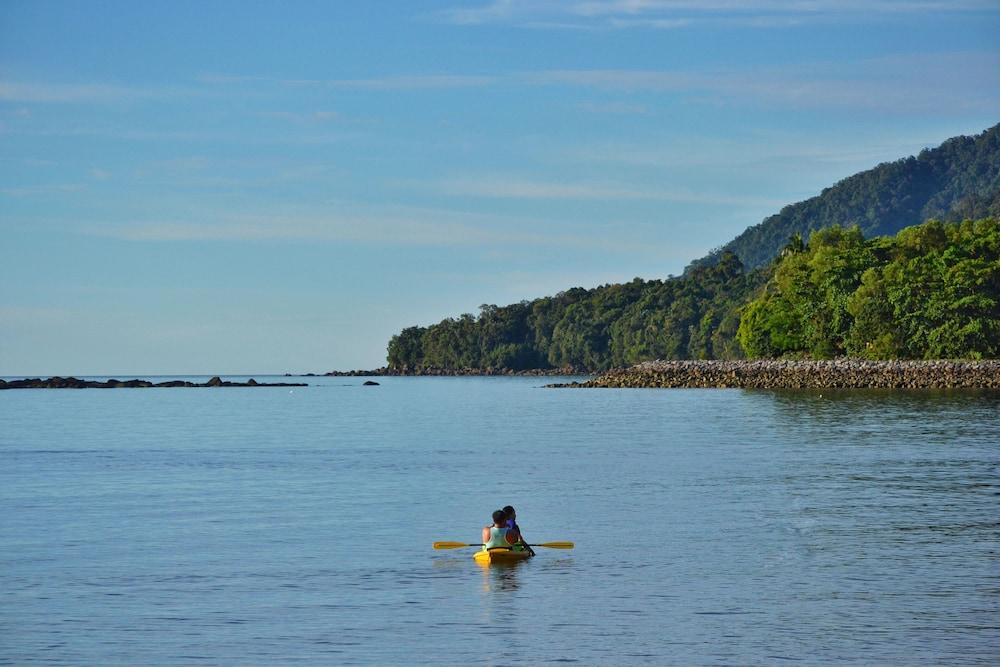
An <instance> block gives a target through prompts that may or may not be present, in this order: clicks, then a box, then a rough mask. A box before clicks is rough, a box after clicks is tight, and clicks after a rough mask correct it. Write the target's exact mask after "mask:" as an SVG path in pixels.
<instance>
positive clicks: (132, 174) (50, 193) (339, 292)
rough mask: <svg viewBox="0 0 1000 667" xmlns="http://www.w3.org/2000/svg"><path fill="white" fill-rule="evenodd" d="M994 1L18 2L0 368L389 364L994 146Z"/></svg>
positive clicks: (3, 194) (3, 115) (997, 68)
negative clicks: (972, 138)
mask: <svg viewBox="0 0 1000 667" xmlns="http://www.w3.org/2000/svg"><path fill="white" fill-rule="evenodd" d="M997 35H1000V2H998V1H997V0H991V1H978V0H955V1H951V2H945V1H941V2H938V1H934V0H926V1H915V2H906V1H902V0H899V1H896V0H869V1H865V2H861V1H857V2H855V1H852V0H839V1H835V0H792V1H779V0H773V1H757V0H748V1H746V2H735V1H730V0H705V1H693V0H676V1H674V0H620V1H616V0H606V1H600V0H593V1H583V0H581V1H567V2H544V1H542V2H535V1H529V0H524V1H518V0H509V1H506V2H505V1H498V2H490V1H489V0H486V1H475V2H460V1H457V0H456V1H441V2H371V3H347V2H333V3H330V2H316V3H309V2H296V3H278V2H246V1H243V2H208V3H206V2H170V3H141V2H139V3H137V2H113V1H112V2H68V1H67V2H43V1H38V0H31V1H27V2H20V1H16V0H7V1H6V2H4V3H3V4H2V5H0V262H2V266H3V275H4V278H3V280H2V282H0V375H19V374H39V375H44V374H104V373H109V374H117V375H142V374H154V373H230V374H233V373H267V372H273V373H282V372H286V371H288V372H306V371H316V372H322V371H326V370H329V369H335V368H336V369H348V368H371V367H376V366H379V365H382V364H383V363H384V360H385V345H386V342H387V341H388V339H389V337H390V336H391V335H392V334H393V333H395V332H397V331H399V330H400V329H401V328H403V327H405V326H409V325H413V324H421V325H426V324H430V323H433V322H437V321H440V320H441V319H443V318H445V317H450V316H458V315H460V314H461V313H464V312H477V311H478V307H479V305H480V304H483V303H495V304H506V303H511V302H515V301H519V300H521V299H532V298H536V297H540V296H544V295H548V294H554V293H556V292H559V291H561V290H564V289H567V288H570V287H573V286H583V287H593V286H596V285H599V284H604V283H608V282H620V281H624V280H630V279H631V278H633V277H635V276H640V277H643V278H662V277H666V276H668V275H671V274H678V273H680V272H681V271H682V270H683V268H684V266H685V265H686V264H687V263H688V262H689V261H690V260H691V259H694V258H696V257H700V256H702V255H704V254H705V253H706V252H707V251H709V250H710V249H712V248H714V247H716V246H718V245H721V244H723V243H725V242H726V241H728V240H730V239H731V238H733V237H734V236H736V235H737V234H738V233H739V232H741V231H742V230H743V229H745V228H746V227H747V226H749V225H753V224H756V223H758V222H760V220H761V219H762V218H764V217H765V216H766V215H769V214H771V213H774V212H776V211H777V210H778V209H780V208H781V207H782V206H783V205H785V204H788V203H792V202H795V201H799V200H801V199H804V198H807V197H810V196H812V195H815V194H817V193H818V192H819V191H820V190H822V188H824V187H826V186H828V185H831V184H832V183H834V182H835V181H837V180H839V179H841V178H844V177H846V176H849V175H851V174H853V173H855V172H857V171H860V170H863V169H867V168H870V167H872V166H874V165H876V164H878V163H879V162H884V161H887V160H894V159H897V158H899V157H902V156H905V155H909V154H913V153H916V152H918V151H919V150H920V149H921V148H924V147H927V146H933V145H937V144H938V143H940V142H941V141H943V140H944V139H947V138H948V137H951V136H954V135H958V134H974V133H977V132H980V131H982V130H984V129H986V128H987V127H989V126H991V125H993V124H995V123H996V122H998V121H1000V39H998V38H997Z"/></svg>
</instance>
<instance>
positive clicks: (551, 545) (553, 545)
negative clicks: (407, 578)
mask: <svg viewBox="0 0 1000 667" xmlns="http://www.w3.org/2000/svg"><path fill="white" fill-rule="evenodd" d="M481 546H483V544H482V542H480V543H479V544H469V543H466V542H435V543H434V548H435V549H462V548H464V547H481ZM527 546H529V547H545V548H547V549H572V548H573V547H574V544H573V543H572V542H544V543H542V544H529V545H527ZM500 548H505V547H500Z"/></svg>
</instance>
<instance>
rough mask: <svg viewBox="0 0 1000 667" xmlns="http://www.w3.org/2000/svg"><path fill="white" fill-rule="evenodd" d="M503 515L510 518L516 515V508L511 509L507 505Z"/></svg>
mask: <svg viewBox="0 0 1000 667" xmlns="http://www.w3.org/2000/svg"><path fill="white" fill-rule="evenodd" d="M503 513H504V514H506V515H507V516H510V515H511V514H516V512H515V511H514V508H513V507H511V506H510V505H507V507H504V508H503Z"/></svg>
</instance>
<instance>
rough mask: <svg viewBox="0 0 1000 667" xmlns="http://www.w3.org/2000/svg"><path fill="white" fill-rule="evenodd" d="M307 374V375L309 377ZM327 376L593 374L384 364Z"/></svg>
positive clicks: (569, 370)
mask: <svg viewBox="0 0 1000 667" xmlns="http://www.w3.org/2000/svg"><path fill="white" fill-rule="evenodd" d="M309 375H311V374H307V375H306V376H305V377H309ZM323 375H325V376H327V377H459V376H463V377H464V376H488V377H491V376H525V377H547V376H554V377H558V376H567V375H593V373H592V372H590V371H586V370H583V369H581V368H574V367H566V368H530V369H528V370H523V371H515V370H513V369H510V368H416V369H411V368H402V369H399V368H389V367H388V366H383V367H382V368H376V369H374V370H370V371H361V370H359V371H330V372H328V373H324V374H323Z"/></svg>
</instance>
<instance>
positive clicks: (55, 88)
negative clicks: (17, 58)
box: [0, 81, 198, 104]
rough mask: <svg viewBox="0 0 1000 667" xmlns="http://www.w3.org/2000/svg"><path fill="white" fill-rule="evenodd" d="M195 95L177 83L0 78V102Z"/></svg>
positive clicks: (115, 100) (112, 100)
mask: <svg viewBox="0 0 1000 667" xmlns="http://www.w3.org/2000/svg"><path fill="white" fill-rule="evenodd" d="M195 94H198V91H196V90H194V89H191V88H184V87H178V86H123V85H117V84H107V83H57V82H38V81H0V101H4V102H20V103H39V102H41V103H61V104H69V103H91V104H93V103H99V104H109V103H119V102H134V101H139V100H162V99H167V98H176V97H186V96H192V95H195Z"/></svg>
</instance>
